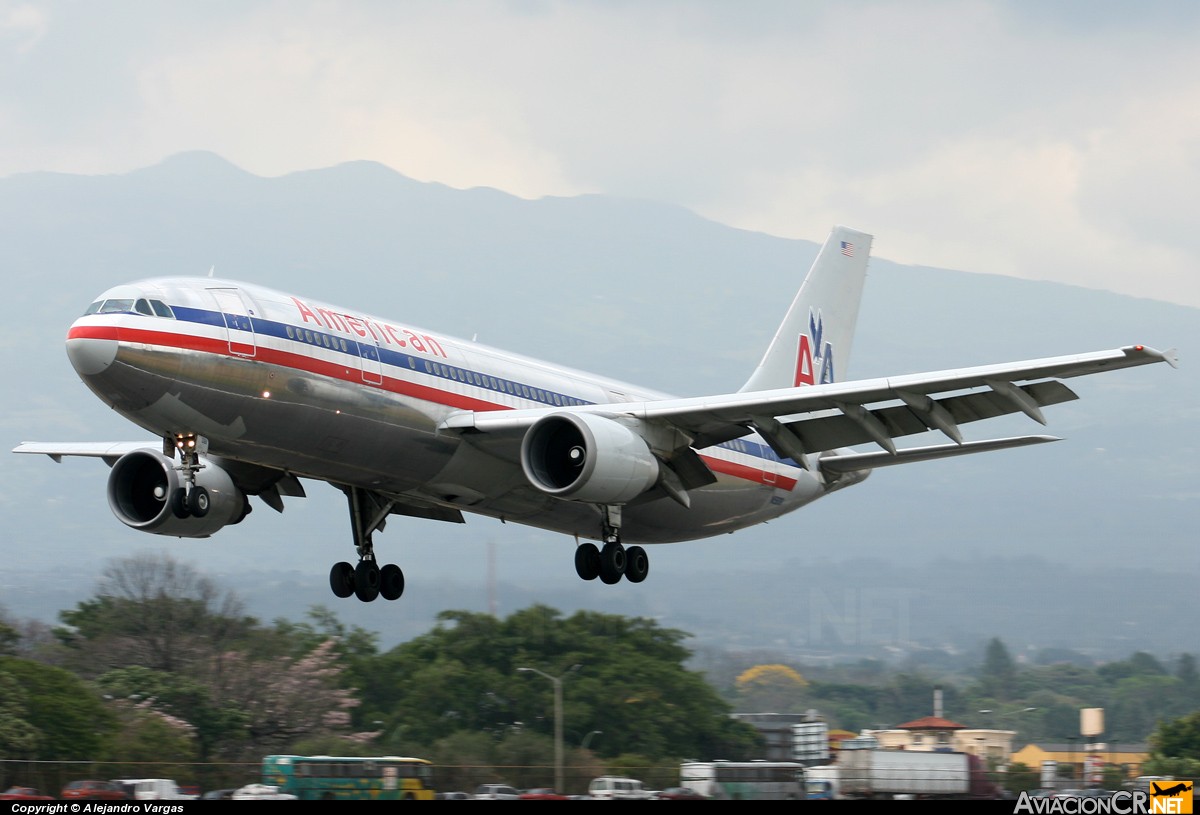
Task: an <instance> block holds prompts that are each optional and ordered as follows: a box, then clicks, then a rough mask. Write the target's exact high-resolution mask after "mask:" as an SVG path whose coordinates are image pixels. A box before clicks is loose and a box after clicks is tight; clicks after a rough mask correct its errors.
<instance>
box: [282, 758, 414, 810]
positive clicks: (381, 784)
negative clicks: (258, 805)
mask: <svg viewBox="0 0 1200 815" xmlns="http://www.w3.org/2000/svg"><path fill="white" fill-rule="evenodd" d="M262 778H263V783H264V784H270V785H272V786H275V787H278V788H279V791H280V792H287V793H291V794H292V795H295V796H296V797H297V798H299V799H300V800H301V801H366V800H379V801H396V800H404V801H432V800H433V797H434V788H433V765H432V764H431V763H429V762H428V761H426V760H425V759H423V758H407V757H404V756H267V757H266V758H264V759H263V764H262Z"/></svg>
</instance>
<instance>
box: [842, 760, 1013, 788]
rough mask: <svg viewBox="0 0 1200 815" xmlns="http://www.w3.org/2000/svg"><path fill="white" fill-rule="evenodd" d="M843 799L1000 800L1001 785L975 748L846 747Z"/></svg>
mask: <svg viewBox="0 0 1200 815" xmlns="http://www.w3.org/2000/svg"><path fill="white" fill-rule="evenodd" d="M837 778H838V792H839V794H840V796H841V797H842V798H847V799H849V798H960V799H996V798H1000V797H1001V790H1000V788H999V787H998V786H997V785H996V784H995V783H993V782H992V781H991V780H989V779H988V776H987V769H986V767H985V766H984V764H983V762H982V761H980V760H979V757H978V756H976V755H974V754H972V753H951V752H921V751H916V750H842V751H840V752H839V755H838V758H837Z"/></svg>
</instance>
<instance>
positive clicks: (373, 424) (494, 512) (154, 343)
mask: <svg viewBox="0 0 1200 815" xmlns="http://www.w3.org/2000/svg"><path fill="white" fill-rule="evenodd" d="M164 304H165V306H166V308H163V307H162V306H163V305H164ZM67 348H68V355H69V356H70V359H71V362H72V364H73V365H74V366H75V369H76V371H77V372H78V373H79V375H80V377H81V378H82V379H83V380H84V382H85V383H87V385H88V387H89V388H91V389H92V390H93V391H94V392H95V393H96V394H97V395H98V396H99V397H100V398H101V399H103V400H104V401H105V402H106V403H108V404H110V405H111V406H112V407H113V408H114V409H115V410H117V411H119V412H120V413H121V414H122V415H124V416H126V417H128V418H129V419H130V420H131V421H133V422H135V423H136V424H138V425H140V426H141V427H143V428H145V429H146V430H147V431H149V432H151V433H153V434H155V435H156V436H159V437H161V436H163V435H168V434H172V433H178V432H192V433H196V434H199V435H202V436H204V437H206V438H207V439H208V443H209V452H210V453H211V454H212V455H214V456H217V457H219V458H221V459H226V460H233V461H239V462H245V463H249V464H255V465H259V466H262V467H267V468H272V469H277V470H283V471H286V472H288V473H291V474H293V475H296V476H299V477H302V478H313V479H319V480H322V481H328V482H330V483H333V484H338V485H348V486H355V487H359V488H362V489H367V490H372V491H376V492H378V493H380V494H383V495H387V496H389V497H393V498H395V499H396V500H399V501H401V502H405V501H407V502H410V503H412V504H414V505H423V506H428V505H430V504H437V505H440V506H445V507H453V508H455V509H459V510H463V511H467V512H474V513H479V514H482V515H487V516H491V517H496V518H502V519H505V520H509V521H514V522H519V523H525V524H529V525H532V526H537V527H541V528H545V529H551V530H555V531H558V532H563V533H566V534H570V535H577V536H579V537H585V538H595V537H598V536H599V534H600V513H599V510H598V509H597V508H596V507H594V506H592V505H590V504H585V503H580V502H575V501H571V500H564V499H562V498H558V497H554V496H551V495H547V494H546V493H544V492H542V491H540V490H538V489H537V488H535V487H534V486H533V485H532V484H530V483H529V481H528V479H526V478H525V477H524V474H523V472H522V470H521V466H520V463H519V461H517V460H516V459H515V458H513V457H512V456H510V455H508V454H506V453H504V452H502V451H496V450H489V448H487V447H486V446H476V445H474V444H471V443H468V442H465V441H464V440H463V437H462V436H460V435H459V434H457V433H448V432H439V431H438V426H439V424H441V423H442V422H443V421H444V420H445V419H446V418H447V417H448V416H450V415H451V414H454V413H458V412H461V411H476V412H482V411H497V410H512V409H529V408H551V409H552V408H555V407H571V406H579V405H610V404H611V405H613V406H614V409H613V411H612V413H613V414H619V413H620V408H619V405H620V403H622V402H631V401H643V400H653V399H661V398H664V397H665V396H666V395H665V394H661V393H657V392H652V391H649V390H646V389H643V388H636V387H634V386H631V385H628V384H626V383H623V382H618V381H616V380H609V379H605V378H602V377H598V376H594V375H591V374H586V373H583V372H580V371H576V370H572V369H569V368H565V367H561V366H556V365H552V364H549V363H546V362H541V361H538V360H534V359H530V358H526V357H521V356H518V355H514V354H510V353H506V352H502V351H499V350H496V349H494V348H490V347H487V346H483V345H479V344H476V343H471V342H467V341H464V340H459V339H455V338H452V337H448V336H444V335H441V334H435V333H432V332H428V331H425V330H423V329H418V328H415V327H412V326H407V325H403V324H400V323H396V322H392V321H389V320H384V319H381V318H377V317H374V316H371V315H367V314H363V313H359V312H354V311H348V310H346V309H342V308H336V307H333V306H330V305H327V304H325V303H319V302H316V301H313V300H309V299H305V298H298V297H294V296H291V295H288V294H284V293H281V292H277V291H272V290H270V289H266V288H262V287H259V286H254V285H249V284H245V283H238V282H232V281H222V280H215V279H211V278H199V279H198V278H161V279H153V280H145V281H140V282H137V283H134V284H130V285H126V286H119V287H116V288H114V289H111V290H110V291H108V292H105V293H104V294H103V295H101V296H100V298H98V299H97V301H96V304H94V305H93V310H92V311H91V312H90V313H88V314H87V315H85V316H83V317H81V318H80V319H78V320H76V321H75V323H74V324H73V325H72V326H71V329H70V332H69V334H68V340H67ZM700 455H701V458H702V459H703V461H704V463H705V464H707V466H708V467H709V469H710V470H711V471H712V472H713V473H714V474H715V475H716V476H717V481H716V482H715V483H713V484H710V485H708V486H705V487H701V488H697V489H694V490H692V491H691V492H690V500H691V506H690V507H688V508H685V507H684V506H682V505H680V504H679V503H677V502H675V501H672V500H670V499H669V498H662V497H654V498H652V499H649V500H642V501H634V502H631V503H630V504H629V505H628V506H626V507H625V508H624V511H623V515H624V519H623V528H622V531H623V538H624V540H625V541H626V542H630V543H634V542H641V543H662V542H670V541H681V540H689V539H696V538H703V537H708V536H711V535H716V534H719V533H724V532H732V531H734V530H737V529H741V528H744V527H746V526H750V525H753V524H757V523H761V522H763V521H767V520H770V519H772V518H775V517H778V516H780V515H782V514H784V513H787V512H790V511H792V510H794V509H797V508H798V507H800V506H802V505H804V504H806V503H808V502H810V501H812V500H814V499H816V498H818V497H820V496H821V495H823V494H825V492H826V491H827V490H828V487H827V486H826V485H825V484H824V482H823V479H822V478H821V477H820V475H819V474H814V473H812V472H809V471H808V470H805V469H803V468H800V467H798V466H796V464H795V462H793V461H790V460H781V459H780V457H779V456H778V455H776V454H775V453H774V452H773V451H772V450H771V448H770V447H768V446H767V445H766V444H765V443H764V442H763V441H762V439H761V438H759V437H758V436H757V435H753V434H751V435H747V436H745V437H744V438H741V439H736V440H733V441H730V442H727V443H725V444H721V445H717V446H712V447H708V448H705V449H703V450H701V451H700ZM660 494H661V493H660Z"/></svg>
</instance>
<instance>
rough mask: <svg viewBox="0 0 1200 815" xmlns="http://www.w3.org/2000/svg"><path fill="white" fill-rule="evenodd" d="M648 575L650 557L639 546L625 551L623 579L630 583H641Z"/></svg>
mask: <svg viewBox="0 0 1200 815" xmlns="http://www.w3.org/2000/svg"><path fill="white" fill-rule="evenodd" d="M649 573H650V556H649V555H647V554H646V550H645V549H643V548H642V547H640V546H630V547H629V548H628V549H626V550H625V579H626V580H628V581H629V582H630V583H641V582H642V581H643V580H645V579H646V575H648V574H649Z"/></svg>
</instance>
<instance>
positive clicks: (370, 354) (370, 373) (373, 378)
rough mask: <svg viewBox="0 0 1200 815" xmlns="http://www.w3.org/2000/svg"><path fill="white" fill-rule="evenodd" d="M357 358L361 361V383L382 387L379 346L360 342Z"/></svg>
mask: <svg viewBox="0 0 1200 815" xmlns="http://www.w3.org/2000/svg"><path fill="white" fill-rule="evenodd" d="M358 357H359V359H360V360H361V361H362V378H363V382H368V383H370V384H372V385H382V384H383V365H382V364H381V363H380V362H379V346H378V345H377V344H376V343H373V342H360V343H359V344H358Z"/></svg>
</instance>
